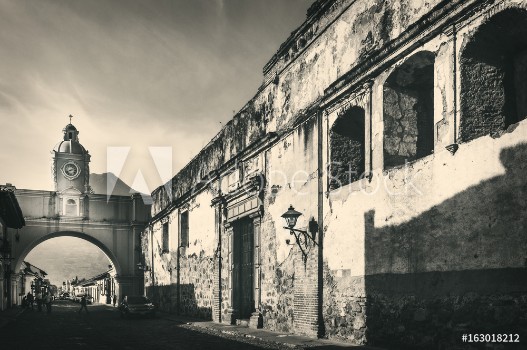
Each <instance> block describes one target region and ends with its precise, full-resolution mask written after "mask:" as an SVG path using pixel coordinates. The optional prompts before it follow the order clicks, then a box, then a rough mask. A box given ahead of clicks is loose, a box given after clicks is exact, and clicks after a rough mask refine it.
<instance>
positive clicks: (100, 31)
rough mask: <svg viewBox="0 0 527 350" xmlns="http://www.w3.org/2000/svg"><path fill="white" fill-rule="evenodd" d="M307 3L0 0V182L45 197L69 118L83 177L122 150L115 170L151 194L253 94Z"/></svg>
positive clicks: (102, 169)
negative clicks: (84, 157) (86, 167)
mask: <svg viewBox="0 0 527 350" xmlns="http://www.w3.org/2000/svg"><path fill="white" fill-rule="evenodd" d="M312 2H313V1H312V0H144V1H138V0H0V52H1V54H0V118H1V119H0V150H2V151H1V152H0V164H1V169H2V171H0V184H4V183H12V184H13V185H15V186H16V187H17V188H27V189H43V190H52V189H53V183H52V178H51V172H50V164H51V162H50V161H51V150H52V149H53V147H54V145H55V144H56V143H58V142H59V141H60V140H61V139H62V129H63V128H64V126H65V125H66V124H68V122H69V119H68V116H69V115H70V114H71V115H73V120H72V123H73V124H74V125H75V126H76V127H77V129H78V130H79V131H80V134H79V139H80V142H81V143H82V144H83V146H84V147H85V148H86V149H88V150H89V152H90V154H91V163H90V172H92V173H99V174H100V173H105V172H107V171H108V166H107V158H108V157H107V154H109V151H108V150H109V149H111V148H113V147H129V151H128V152H125V155H126V160H125V161H124V165H123V167H122V170H121V172H120V173H119V174H117V175H119V177H120V178H121V179H122V180H123V181H125V182H126V183H127V184H129V185H132V187H134V188H136V189H137V190H139V191H141V192H145V193H150V192H151V191H153V190H154V189H155V188H156V187H157V186H159V185H161V184H162V183H163V182H164V181H165V180H166V179H164V178H166V177H167V176H168V177H169V178H170V174H172V175H175V174H176V173H177V172H178V171H179V170H180V169H181V168H182V167H183V166H184V165H185V164H187V163H188V162H189V161H190V159H192V157H193V156H194V155H195V154H197V153H198V152H199V150H200V149H201V148H202V147H204V146H205V145H206V144H207V143H208V141H209V140H210V139H211V138H212V137H213V136H214V135H215V134H216V133H217V132H218V131H219V130H220V129H221V127H222V124H223V125H224V124H225V123H226V122H227V121H229V120H230V119H231V118H232V117H233V115H234V113H235V112H237V111H238V110H239V109H240V108H241V107H243V105H244V104H245V103H246V102H247V101H248V100H249V99H251V98H252V97H253V96H254V95H255V94H256V92H257V89H258V87H259V86H260V84H261V83H262V81H263V74H262V69H263V66H264V65H265V64H266V63H267V61H268V60H269V59H270V58H271V57H272V55H273V54H274V53H275V52H276V50H277V49H278V48H279V46H280V44H281V43H282V42H284V41H285V40H286V39H287V37H288V36H289V34H290V33H291V32H292V31H294V30H295V29H296V28H297V27H298V26H300V25H301V24H302V22H303V21H304V20H305V18H306V17H305V16H306V11H307V8H308V7H309V6H310V5H311V3H312ZM149 147H163V148H162V149H163V150H164V151H163V152H162V153H163V154H162V155H163V157H161V159H163V160H164V161H162V162H160V163H161V165H160V164H157V165H156V164H155V163H154V160H153V157H152V153H151V151H150V149H149ZM166 150H169V151H170V152H166ZM110 154H111V151H110ZM109 158H111V157H109ZM110 163H112V162H110ZM158 163H159V162H158ZM156 167H157V169H156ZM110 170H112V169H110ZM139 173H140V174H139ZM167 174H169V175H167ZM143 178H144V181H142V179H143Z"/></svg>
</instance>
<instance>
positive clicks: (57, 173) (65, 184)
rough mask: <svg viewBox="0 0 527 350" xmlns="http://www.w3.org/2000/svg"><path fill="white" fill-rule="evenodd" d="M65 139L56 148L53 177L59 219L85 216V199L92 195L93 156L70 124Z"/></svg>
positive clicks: (66, 129)
mask: <svg viewBox="0 0 527 350" xmlns="http://www.w3.org/2000/svg"><path fill="white" fill-rule="evenodd" d="M62 131H63V133H64V137H63V140H62V141H60V142H59V143H58V144H57V145H56V146H55V148H54V149H53V152H52V153H53V163H52V175H53V181H54V183H55V191H56V192H57V196H58V203H57V204H58V212H59V215H60V216H71V217H84V216H86V215H85V212H86V209H87V208H86V206H85V205H84V202H85V201H84V199H85V198H87V195H88V194H89V192H90V185H89V177H90V167H89V163H90V154H89V153H88V151H87V150H86V149H85V148H84V147H83V146H82V145H81V144H80V143H79V131H78V130H77V128H75V126H73V124H71V119H70V123H69V124H68V125H66V127H64V129H63V130H62Z"/></svg>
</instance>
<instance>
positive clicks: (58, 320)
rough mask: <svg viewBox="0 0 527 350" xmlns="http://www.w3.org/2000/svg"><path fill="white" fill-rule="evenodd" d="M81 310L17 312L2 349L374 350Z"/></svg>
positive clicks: (3, 331)
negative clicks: (124, 317) (307, 349)
mask: <svg viewBox="0 0 527 350" xmlns="http://www.w3.org/2000/svg"><path fill="white" fill-rule="evenodd" d="M79 309H80V305H79V304H78V303H73V302H72V301H67V300H57V301H54V303H53V307H52V312H51V314H49V315H48V314H46V312H45V309H43V311H42V312H38V311H37V310H36V307H35V310H34V311H32V310H25V311H23V312H22V310H21V309H13V310H12V311H13V312H10V313H9V316H7V315H4V316H6V317H3V318H2V317H1V316H2V314H0V321H2V319H4V320H9V322H6V323H4V326H3V327H2V322H0V336H1V337H2V340H3V341H2V348H4V346H5V347H6V348H16V349H30V348H33V347H38V348H39V349H145V350H146V349H163V350H166V349H178V350H179V349H182V350H184V349H194V350H196V349H214V350H219V349H234V350H235V349H249V350H250V349H306V348H309V349H327V350H331V349H343V348H354V349H374V348H371V347H360V346H359V347H357V346H352V345H351V344H345V343H336V342H331V341H328V340H321V339H318V340H317V339H312V338H306V337H301V336H293V335H285V334H278V333H273V332H266V331H263V330H254V329H249V328H237V327H234V326H225V325H220V324H215V323H213V322H206V321H196V320H192V322H189V321H190V319H189V320H187V319H185V318H181V319H178V318H176V317H175V316H173V315H169V314H165V313H159V314H158V316H157V317H156V318H155V319H152V318H143V317H133V318H130V319H122V318H121V317H120V316H119V313H118V311H117V309H115V308H113V307H111V306H108V305H100V304H97V305H89V306H88V309H89V313H88V314H86V313H85V312H84V311H83V312H82V313H81V314H79V313H78V310H79ZM15 315H18V316H15Z"/></svg>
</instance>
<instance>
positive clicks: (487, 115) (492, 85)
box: [459, 9, 527, 141]
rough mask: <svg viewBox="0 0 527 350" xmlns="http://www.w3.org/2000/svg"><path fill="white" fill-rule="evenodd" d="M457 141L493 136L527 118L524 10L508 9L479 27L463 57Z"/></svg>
mask: <svg viewBox="0 0 527 350" xmlns="http://www.w3.org/2000/svg"><path fill="white" fill-rule="evenodd" d="M460 61H461V64H460V74H461V101H460V108H461V120H460V125H459V137H460V139H461V141H470V140H473V139H475V138H478V137H480V136H484V135H488V134H491V135H492V134H496V133H497V132H499V131H502V130H505V129H507V128H508V127H509V126H510V125H511V124H514V123H517V122H519V121H520V120H523V119H525V117H526V115H527V11H525V10H522V9H509V10H505V11H503V12H500V13H498V14H497V15H495V16H493V17H492V18H491V19H490V20H489V21H487V22H486V23H485V24H483V25H481V27H479V28H478V30H477V31H476V33H475V34H474V36H473V37H472V39H471V40H470V42H468V43H467V45H466V47H465V49H464V50H463V52H462V54H461V59H460Z"/></svg>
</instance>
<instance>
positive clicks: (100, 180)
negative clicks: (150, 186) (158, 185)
mask: <svg viewBox="0 0 527 350" xmlns="http://www.w3.org/2000/svg"><path fill="white" fill-rule="evenodd" d="M108 184H109V185H110V186H112V185H113V191H112V193H111V194H113V195H114V196H129V195H131V194H132V193H138V191H136V190H134V189H133V188H131V187H130V186H128V185H127V184H125V183H124V181H123V180H121V179H120V178H118V177H117V176H115V174H113V173H104V174H94V173H91V174H90V186H91V188H92V190H93V193H96V194H107V188H108V187H107V185H108ZM110 188H112V187H110Z"/></svg>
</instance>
